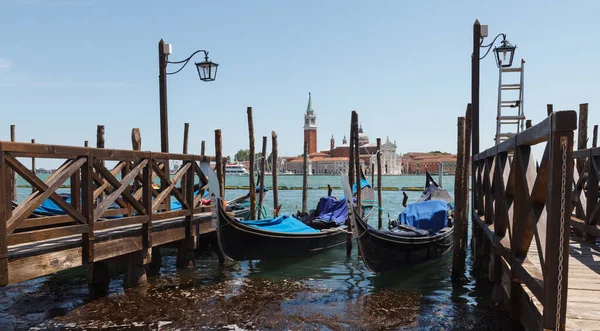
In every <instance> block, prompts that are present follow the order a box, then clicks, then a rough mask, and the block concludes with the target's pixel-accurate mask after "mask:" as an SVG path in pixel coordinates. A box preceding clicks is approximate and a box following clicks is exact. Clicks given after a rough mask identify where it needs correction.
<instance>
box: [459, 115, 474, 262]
mask: <svg viewBox="0 0 600 331" xmlns="http://www.w3.org/2000/svg"><path fill="white" fill-rule="evenodd" d="M471 115H472V107H471V104H467V109H466V111H465V158H464V161H463V162H464V163H463V171H464V174H463V188H462V191H463V192H464V196H463V201H464V203H463V206H464V208H465V209H464V210H463V211H464V212H463V215H462V217H463V220H462V223H463V227H462V229H463V234H462V238H463V244H462V246H461V247H460V248H461V249H462V252H461V254H463V255H464V256H466V247H467V243H466V240H468V239H467V238H469V235H468V232H469V228H468V226H467V224H468V223H469V213H468V212H467V211H468V210H469V200H470V199H469V191H470V190H469V178H471V174H470V171H471V166H472V164H473V163H472V162H471ZM471 184H472V185H473V184H474V182H472V183H471ZM471 195H473V194H471ZM471 201H474V200H471ZM473 208H475V206H473Z"/></svg>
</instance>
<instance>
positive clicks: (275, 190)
mask: <svg viewBox="0 0 600 331" xmlns="http://www.w3.org/2000/svg"><path fill="white" fill-rule="evenodd" d="M271 149H272V151H271V163H272V165H271V178H272V179H273V217H277V216H278V214H279V208H277V206H279V197H278V194H279V189H278V187H277V176H278V175H279V170H278V169H277V159H278V156H277V133H275V131H272V132H271Z"/></svg>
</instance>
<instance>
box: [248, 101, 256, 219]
mask: <svg viewBox="0 0 600 331" xmlns="http://www.w3.org/2000/svg"><path fill="white" fill-rule="evenodd" d="M246 112H247V114H248V141H249V142H250V152H249V154H250V155H248V157H249V158H250V160H249V163H250V164H249V166H248V168H249V169H248V171H249V172H250V176H248V179H249V182H250V183H249V185H248V186H249V187H250V215H249V216H248V219H251V220H255V219H256V183H254V124H253V123H252V107H248V108H247V109H246Z"/></svg>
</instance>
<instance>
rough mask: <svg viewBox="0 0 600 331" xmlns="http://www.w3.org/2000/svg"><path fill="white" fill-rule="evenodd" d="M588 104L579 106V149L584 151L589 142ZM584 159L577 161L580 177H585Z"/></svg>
mask: <svg viewBox="0 0 600 331" xmlns="http://www.w3.org/2000/svg"><path fill="white" fill-rule="evenodd" d="M587 131H588V104H587V103H582V104H580V105H579V125H578V126H577V149H578V150H582V149H586V148H587V141H588V135H587ZM584 164H585V160H584V159H577V172H578V173H579V176H580V177H581V176H583V170H584V169H583V167H584Z"/></svg>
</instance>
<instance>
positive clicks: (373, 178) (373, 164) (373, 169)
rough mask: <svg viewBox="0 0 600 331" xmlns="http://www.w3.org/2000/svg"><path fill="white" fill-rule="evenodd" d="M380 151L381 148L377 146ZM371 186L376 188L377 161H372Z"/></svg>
mask: <svg viewBox="0 0 600 331" xmlns="http://www.w3.org/2000/svg"><path fill="white" fill-rule="evenodd" d="M377 150H378V151H379V148H377ZM371 187H372V188H373V189H375V163H372V162H371Z"/></svg>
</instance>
